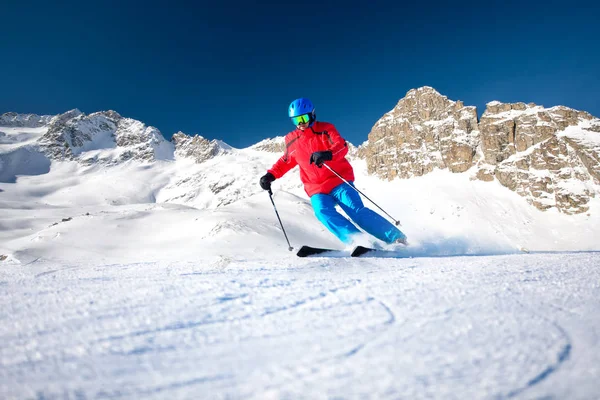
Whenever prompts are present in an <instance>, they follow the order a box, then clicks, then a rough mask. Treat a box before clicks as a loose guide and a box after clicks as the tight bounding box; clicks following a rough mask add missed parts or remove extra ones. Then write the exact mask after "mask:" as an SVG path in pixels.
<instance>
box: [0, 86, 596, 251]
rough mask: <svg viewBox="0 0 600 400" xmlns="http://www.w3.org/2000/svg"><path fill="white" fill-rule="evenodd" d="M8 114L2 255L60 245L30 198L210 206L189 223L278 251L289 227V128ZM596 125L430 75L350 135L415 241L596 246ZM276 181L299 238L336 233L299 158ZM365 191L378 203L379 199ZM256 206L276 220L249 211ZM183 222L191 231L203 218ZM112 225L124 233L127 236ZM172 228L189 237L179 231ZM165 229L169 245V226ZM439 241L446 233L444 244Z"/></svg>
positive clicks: (361, 183) (366, 172)
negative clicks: (283, 133)
mask: <svg viewBox="0 0 600 400" xmlns="http://www.w3.org/2000/svg"><path fill="white" fill-rule="evenodd" d="M1 120H2V121H3V122H2V123H3V125H2V126H0V208H2V210H3V214H4V215H6V216H9V215H12V214H13V213H16V214H15V216H14V219H12V218H13V217H10V218H9V217H7V218H9V220H6V221H4V222H2V221H0V224H3V226H4V227H11V226H14V227H17V228H18V229H16V230H14V229H13V230H11V229H9V230H7V231H6V232H7V233H6V234H5V236H2V237H0V242H4V243H5V245H4V246H5V247H4V248H5V249H6V250H4V253H3V254H7V253H8V254H13V255H14V254H21V253H23V252H24V253H27V254H31V253H32V252H33V253H36V254H37V253H38V252H41V253H43V252H45V251H50V250H49V249H50V248H51V247H45V246H51V245H56V243H52V242H47V243H46V242H44V241H41V242H39V243H38V242H37V240H38V239H36V237H37V236H35V235H34V236H30V234H31V232H30V231H29V229H33V232H36V231H37V230H40V231H45V230H46V229H47V226H45V225H44V224H48V225H50V224H53V223H55V222H57V221H55V220H54V218H55V217H48V219H44V218H42V219H40V220H39V221H38V220H35V221H32V220H29V219H27V218H26V217H24V216H21V214H20V213H19V212H18V211H16V210H21V209H29V210H37V211H36V213H35V215H37V216H39V215H43V214H44V213H45V211H42V210H45V209H46V208H50V209H56V208H58V209H60V210H63V211H62V212H61V219H62V218H72V217H73V216H74V215H85V214H86V213H90V214H92V215H94V213H95V212H96V211H95V210H103V212H107V213H113V212H115V207H117V209H118V207H125V210H124V211H123V212H125V213H126V214H127V215H129V213H130V212H131V213H133V215H138V214H137V213H138V212H139V208H138V207H146V208H147V209H149V210H154V209H155V208H153V207H158V206H159V205H161V206H164V207H175V208H179V207H181V208H182V209H183V210H187V209H192V210H198V212H202V213H206V214H202V216H198V217H195V218H197V220H198V221H202V224H203V226H202V228H198V227H195V228H193V229H192V228H190V229H191V231H193V233H192V235H193V236H194V237H196V235H199V237H201V238H202V241H203V243H204V242H206V241H208V240H212V239H213V238H221V239H223V238H226V240H228V241H230V242H231V243H235V246H238V247H239V248H243V247H244V246H248V247H249V248H251V249H253V250H252V251H268V249H269V246H270V245H269V244H268V243H270V242H269V240H271V239H269V240H265V241H264V242H263V240H259V239H260V238H264V237H265V236H268V237H271V236H272V240H273V241H274V242H275V243H277V242H279V241H280V240H281V237H280V235H281V231H280V227H279V225H278V223H277V221H276V220H273V219H272V216H273V210H272V205H271V203H270V201H269V199H268V196H267V195H266V193H265V192H264V191H262V190H261V189H260V187H259V186H258V179H259V177H260V176H261V175H262V174H264V173H265V171H266V170H267V169H268V168H269V167H270V166H271V165H272V164H273V163H274V162H275V161H276V160H277V158H278V157H280V155H281V154H282V152H283V148H284V142H283V137H275V138H271V139H265V140H263V141H261V142H259V143H257V144H255V145H253V146H250V147H248V148H243V149H236V148H233V147H231V146H228V145H227V144H226V143H223V142H222V141H219V140H209V139H206V138H204V137H202V136H199V135H196V136H189V135H186V134H184V133H181V132H179V133H177V134H175V135H173V138H172V140H171V141H167V140H165V139H164V138H163V136H162V134H161V133H160V132H159V131H158V130H157V129H156V128H154V127H149V126H146V125H145V124H144V123H142V122H140V121H136V120H134V119H130V118H125V117H122V116H121V115H119V114H118V113H116V112H115V111H103V112H97V113H92V114H89V115H86V114H84V113H82V112H81V111H79V110H71V111H68V112H66V113H64V114H61V115H57V116H35V115H19V114H14V113H8V114H4V115H2V117H1ZM528 121H529V122H528ZM540 121H542V122H543V123H542V122H540ZM544 121H545V122H544ZM544 124H545V125H544ZM597 126H598V120H597V119H596V118H594V117H592V116H590V115H589V114H586V113H583V112H579V111H575V110H570V109H567V108H565V107H553V108H551V109H544V108H543V107H540V106H534V105H524V104H516V105H502V104H501V103H497V102H496V103H494V102H492V103H490V104H488V110H486V112H485V113H484V115H483V117H482V118H481V120H480V121H478V119H477V111H476V109H475V108H474V107H466V106H464V105H463V104H462V103H461V102H459V101H458V102H454V101H451V100H448V99H447V98H446V97H444V96H442V95H440V94H439V93H437V92H436V91H435V90H433V89H432V88H420V89H415V90H413V91H410V92H409V93H408V94H407V96H406V97H405V98H403V99H401V100H400V101H399V103H398V105H397V106H396V107H395V108H394V109H393V110H392V111H390V112H389V113H386V114H385V115H384V117H383V118H382V119H381V120H380V121H378V122H377V123H376V124H375V126H374V127H373V129H372V131H371V133H370V134H369V136H368V140H367V141H366V142H365V143H363V144H362V145H360V146H358V147H354V146H353V145H351V144H350V152H349V158H350V159H351V162H352V164H353V166H354V168H355V175H356V184H357V187H358V188H360V189H361V191H363V193H365V194H367V195H368V196H369V198H370V199H372V200H374V201H375V202H376V203H377V204H378V206H380V207H382V208H383V209H384V210H386V212H387V213H389V214H390V215H393V216H394V217H395V218H396V219H400V220H401V221H402V224H403V227H402V229H403V231H405V233H406V234H407V235H408V236H409V238H410V239H411V241H412V242H413V243H415V244H416V243H422V244H423V246H425V247H423V248H419V247H415V248H419V250H418V254H438V253H439V251H440V250H439V249H440V248H441V249H443V250H442V252H444V253H445V252H447V247H448V246H447V245H446V244H447V243H453V245H452V246H450V247H451V248H452V249H453V250H451V251H450V252H451V253H455V252H457V251H458V252H459V253H468V254H472V253H480V252H487V253H496V252H506V251H509V250H508V249H511V250H514V249H515V248H517V249H520V248H528V249H530V250H556V249H562V250H584V249H586V250H589V249H596V248H597V243H596V242H597V241H595V240H594V237H596V236H597V234H598V233H600V232H597V230H598V228H597V226H600V224H598V223H596V222H595V221H600V220H599V218H600V196H597V193H598V182H597V176H598V168H599V167H598V151H597V146H596V147H594V145H593V143H594V140H595V139H596V138H597V135H598V133H597V132H595V131H594V130H595V129H597ZM513 128H514V129H513ZM494 133H497V134H494ZM504 139H506V140H505V141H503V140H504ZM394 178H399V179H394ZM537 182H541V183H544V182H547V183H546V184H545V186H544V185H541V184H540V185H538V186H536V184H537ZM274 193H275V201H277V202H278V203H277V207H278V208H279V209H280V212H281V213H282V214H283V215H282V218H283V221H284V224H285V226H286V229H287V230H289V232H288V233H290V236H292V237H293V238H294V241H295V242H296V243H299V242H301V243H302V244H309V245H310V244H312V245H329V246H335V245H337V244H338V243H337V242H336V241H335V239H334V238H333V237H332V236H331V234H330V233H329V232H328V231H327V230H325V228H323V227H322V226H321V225H320V224H319V222H318V221H317V220H316V219H315V217H314V215H313V212H312V209H311V206H310V201H309V199H308V198H307V196H306V194H305V193H304V190H303V187H302V184H301V182H300V180H299V178H298V172H297V169H296V170H292V171H290V173H288V174H287V175H286V176H284V177H283V178H282V179H279V180H277V181H276V182H275V183H274ZM365 203H366V205H367V206H369V207H371V208H373V209H375V210H378V209H377V206H374V205H373V204H372V203H371V202H370V200H366V199H365ZM531 204H533V205H535V206H537V207H533V206H532V205H531ZM540 205H543V207H542V206H540ZM130 207H133V208H134V209H135V211H132V210H130V209H129V208H130ZM146 208H144V209H146ZM233 210H236V211H235V212H234V211H233ZM584 211H585V212H584ZM245 212H250V213H251V215H256V216H259V215H260V216H261V217H260V218H263V219H264V220H260V221H259V220H253V222H252V223H250V222H248V221H247V219H248V217H247V216H246V214H245ZM49 215H56V213H55V212H49ZM150 215H153V214H152V213H151V214H150ZM217 216H218V217H217ZM21 218H26V219H25V220H22V219H21ZM132 218H133V217H132ZM137 218H138V217H135V218H134V219H137ZM140 218H142V217H140ZM231 218H233V221H232V220H231ZM257 218H258V217H257ZM142 220H144V221H145V217H144V218H142ZM176 220H177V221H179V220H178V219H176ZM236 221H237V222H236ZM265 221H268V223H267V225H268V228H265V230H262V231H261V230H260V229H259V228H257V227H260V226H264V225H263V224H264V223H265ZM178 223H179V224H183V225H182V229H183V231H184V232H186V230H185V228H183V227H185V226H187V227H189V226H191V225H189V223H188V221H179V222H178ZM198 223H200V222H198ZM88 228H89V227H88V226H87V225H81V226H80V229H81V230H78V231H77V232H76V233H75V232H74V233H73V237H74V238H83V237H86V236H88V235H89V234H88V232H87V231H86V229H88ZM140 229H142V230H144V231H146V230H147V231H149V232H152V231H157V230H164V229H165V227H164V226H160V227H158V226H157V225H155V224H151V225H148V226H146V225H143V228H140ZM134 231H135V232H138V231H137V229H136V230H134ZM200 232H202V233H200ZM259 232H260V233H259ZM107 234H108V235H109V236H111V237H112V238H113V239H114V240H115V241H116V240H119V241H120V242H119V246H121V245H125V243H127V241H129V239H128V237H125V236H123V237H122V236H119V235H117V234H115V232H111V233H107ZM170 234H171V235H172V237H173V238H175V237H180V236H179V234H180V233H179V231H177V232H172V233H170ZM42 237H45V236H42ZM250 237H254V238H256V239H257V240H249V238H250ZM32 240H33V241H36V243H37V244H36V246H34V247H32ZM90 240H92V239H90ZM156 240H157V242H156V248H157V249H160V248H161V247H162V246H161V244H160V243H161V240H164V238H162V237H161V236H159V237H157V239H156ZM182 240H185V239H183V238H182ZM7 243H8V244H7ZM10 243H12V244H10ZM44 243H45V244H44ZM132 243H133V242H132ZM435 243H446V244H442V245H439V246H438V245H437V244H436V245H433V248H432V247H431V246H432V244H435ZM9 244H10V245H9ZM170 245H171V246H172V248H179V247H177V246H176V245H175V244H174V243H171V244H170ZM6 246H8V247H6ZM40 246H41V247H40ZM440 246H441V247H440ZM33 248H35V249H37V250H35V251H34V250H32V249H33ZM42 248H43V249H47V250H43V251H42V250H41V249H42ZM182 251H184V252H187V251H188V250H187V247H186V248H185V249H182ZM0 253H2V250H1V249H0ZM65 254H69V252H68V250H65ZM115 254H117V253H115ZM171 256H174V255H173V254H171ZM136 257H139V256H138V255H136Z"/></svg>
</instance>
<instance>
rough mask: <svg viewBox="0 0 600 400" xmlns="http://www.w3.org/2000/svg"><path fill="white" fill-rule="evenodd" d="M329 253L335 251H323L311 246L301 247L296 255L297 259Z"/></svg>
mask: <svg viewBox="0 0 600 400" xmlns="http://www.w3.org/2000/svg"><path fill="white" fill-rule="evenodd" d="M331 251H336V250H333V249H324V248H321V247H311V246H302V247H300V249H299V250H298V252H297V253H296V255H297V256H298V257H308V256H313V255H316V254H321V253H327V252H331Z"/></svg>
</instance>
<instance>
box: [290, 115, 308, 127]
mask: <svg viewBox="0 0 600 400" xmlns="http://www.w3.org/2000/svg"><path fill="white" fill-rule="evenodd" d="M291 119H292V124H294V125H296V126H298V125H300V124H308V123H309V122H310V114H302V115H298V116H297V117H292V118H291Z"/></svg>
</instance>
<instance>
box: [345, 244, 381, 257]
mask: <svg viewBox="0 0 600 400" xmlns="http://www.w3.org/2000/svg"><path fill="white" fill-rule="evenodd" d="M374 251H378V250H377V249H372V248H370V247H365V246H356V247H355V248H354V250H352V253H350V257H360V256H362V255H364V254H367V253H371V252H374Z"/></svg>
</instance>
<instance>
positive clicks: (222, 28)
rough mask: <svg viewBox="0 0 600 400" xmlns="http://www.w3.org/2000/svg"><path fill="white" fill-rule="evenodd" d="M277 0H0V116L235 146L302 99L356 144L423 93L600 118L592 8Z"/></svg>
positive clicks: (279, 122)
mask: <svg viewBox="0 0 600 400" xmlns="http://www.w3.org/2000/svg"><path fill="white" fill-rule="evenodd" d="M268 3H271V4H268ZM268 3H262V2H259V3H254V4H253V2H252V1H225V0H216V1H204V0H200V1H188V2H183V1H181V2H178V1H170V2H164V1H163V2H154V1H145V2H127V1H111V2H108V1H106V2H92V1H90V2H86V1H78V2H72V3H70V2H68V1H65V2H53V1H44V2H37V1H25V0H18V1H15V0H4V1H3V2H2V6H1V7H0V78H1V83H0V113H4V112H7V111H16V112H20V113H36V114H58V113H62V112H65V111H67V110H69V109H72V108H79V109H80V110H82V111H83V112H85V113H91V112H95V111H101V110H108V109H112V110H115V111H117V112H119V113H120V114H121V115H123V116H125V117H131V118H135V119H139V120H141V121H143V122H144V123H146V124H148V125H153V126H156V127H157V128H159V129H160V130H161V132H162V133H163V134H164V135H165V137H166V138H170V137H171V135H172V134H173V133H175V132H177V131H180V130H181V131H183V132H185V133H188V134H196V133H198V134H201V135H202V136H204V137H206V138H209V139H215V138H216V139H221V140H224V141H225V142H227V143H228V144H230V145H232V146H234V147H246V146H249V145H251V144H253V143H256V142H258V141H260V140H262V139H264V138H267V137H274V136H279V135H284V134H285V133H287V132H288V131H290V130H292V129H293V126H292V124H291V122H290V121H289V119H288V118H287V106H288V104H289V103H290V101H292V100H293V99H295V98H297V97H309V98H310V99H311V100H312V101H313V103H315V106H316V109H317V116H318V119H320V120H323V121H328V122H332V123H334V124H335V125H336V126H337V127H338V129H339V131H340V133H341V134H342V136H344V137H345V138H346V139H347V140H349V141H351V142H353V143H354V144H360V143H362V142H363V141H365V140H366V139H367V135H368V133H369V131H370V129H371V127H372V126H373V124H374V123H375V122H376V121H377V120H378V119H379V118H380V117H381V116H382V115H383V114H384V113H386V112H387V111H389V110H391V109H392V108H393V107H394V106H395V105H396V103H397V102H398V100H400V99H401V98H402V97H404V95H405V94H406V92H407V91H408V90H410V89H412V88H416V87H420V86H424V85H427V86H432V87H434V88H435V89H437V90H438V91H439V92H440V93H442V94H443V95H446V96H448V97H449V98H450V99H452V100H462V101H463V102H464V103H465V104H466V105H475V106H477V107H478V112H479V114H480V115H481V113H482V112H483V109H484V107H485V103H487V102H489V101H492V100H499V101H503V102H516V101H524V102H535V103H537V104H542V105H544V106H553V105H558V104H562V105H566V106H569V107H573V108H576V109H580V110H585V111H588V112H590V113H592V114H593V115H595V116H600V72H599V71H600V22H599V18H598V17H599V16H600V6H598V5H596V4H595V2H592V1H586V2H577V1H569V2H565V1H560V2H558V1H552V0H550V1H524V0H521V1H518V2H513V1H511V0H506V1H502V2H496V1H485V2H482V1H478V2H469V1H448V2H446V1H444V2H436V1H428V2H425V1H414V2H410V5H406V4H404V3H407V2H403V1H397V0H396V1H378V0H369V1H361V2H358V1H357V2H353V1H326V0H322V1H312V0H310V1H292V0H290V1H281V2H275V1H273V2H268ZM276 3H281V4H276ZM438 3H439V4H438Z"/></svg>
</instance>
